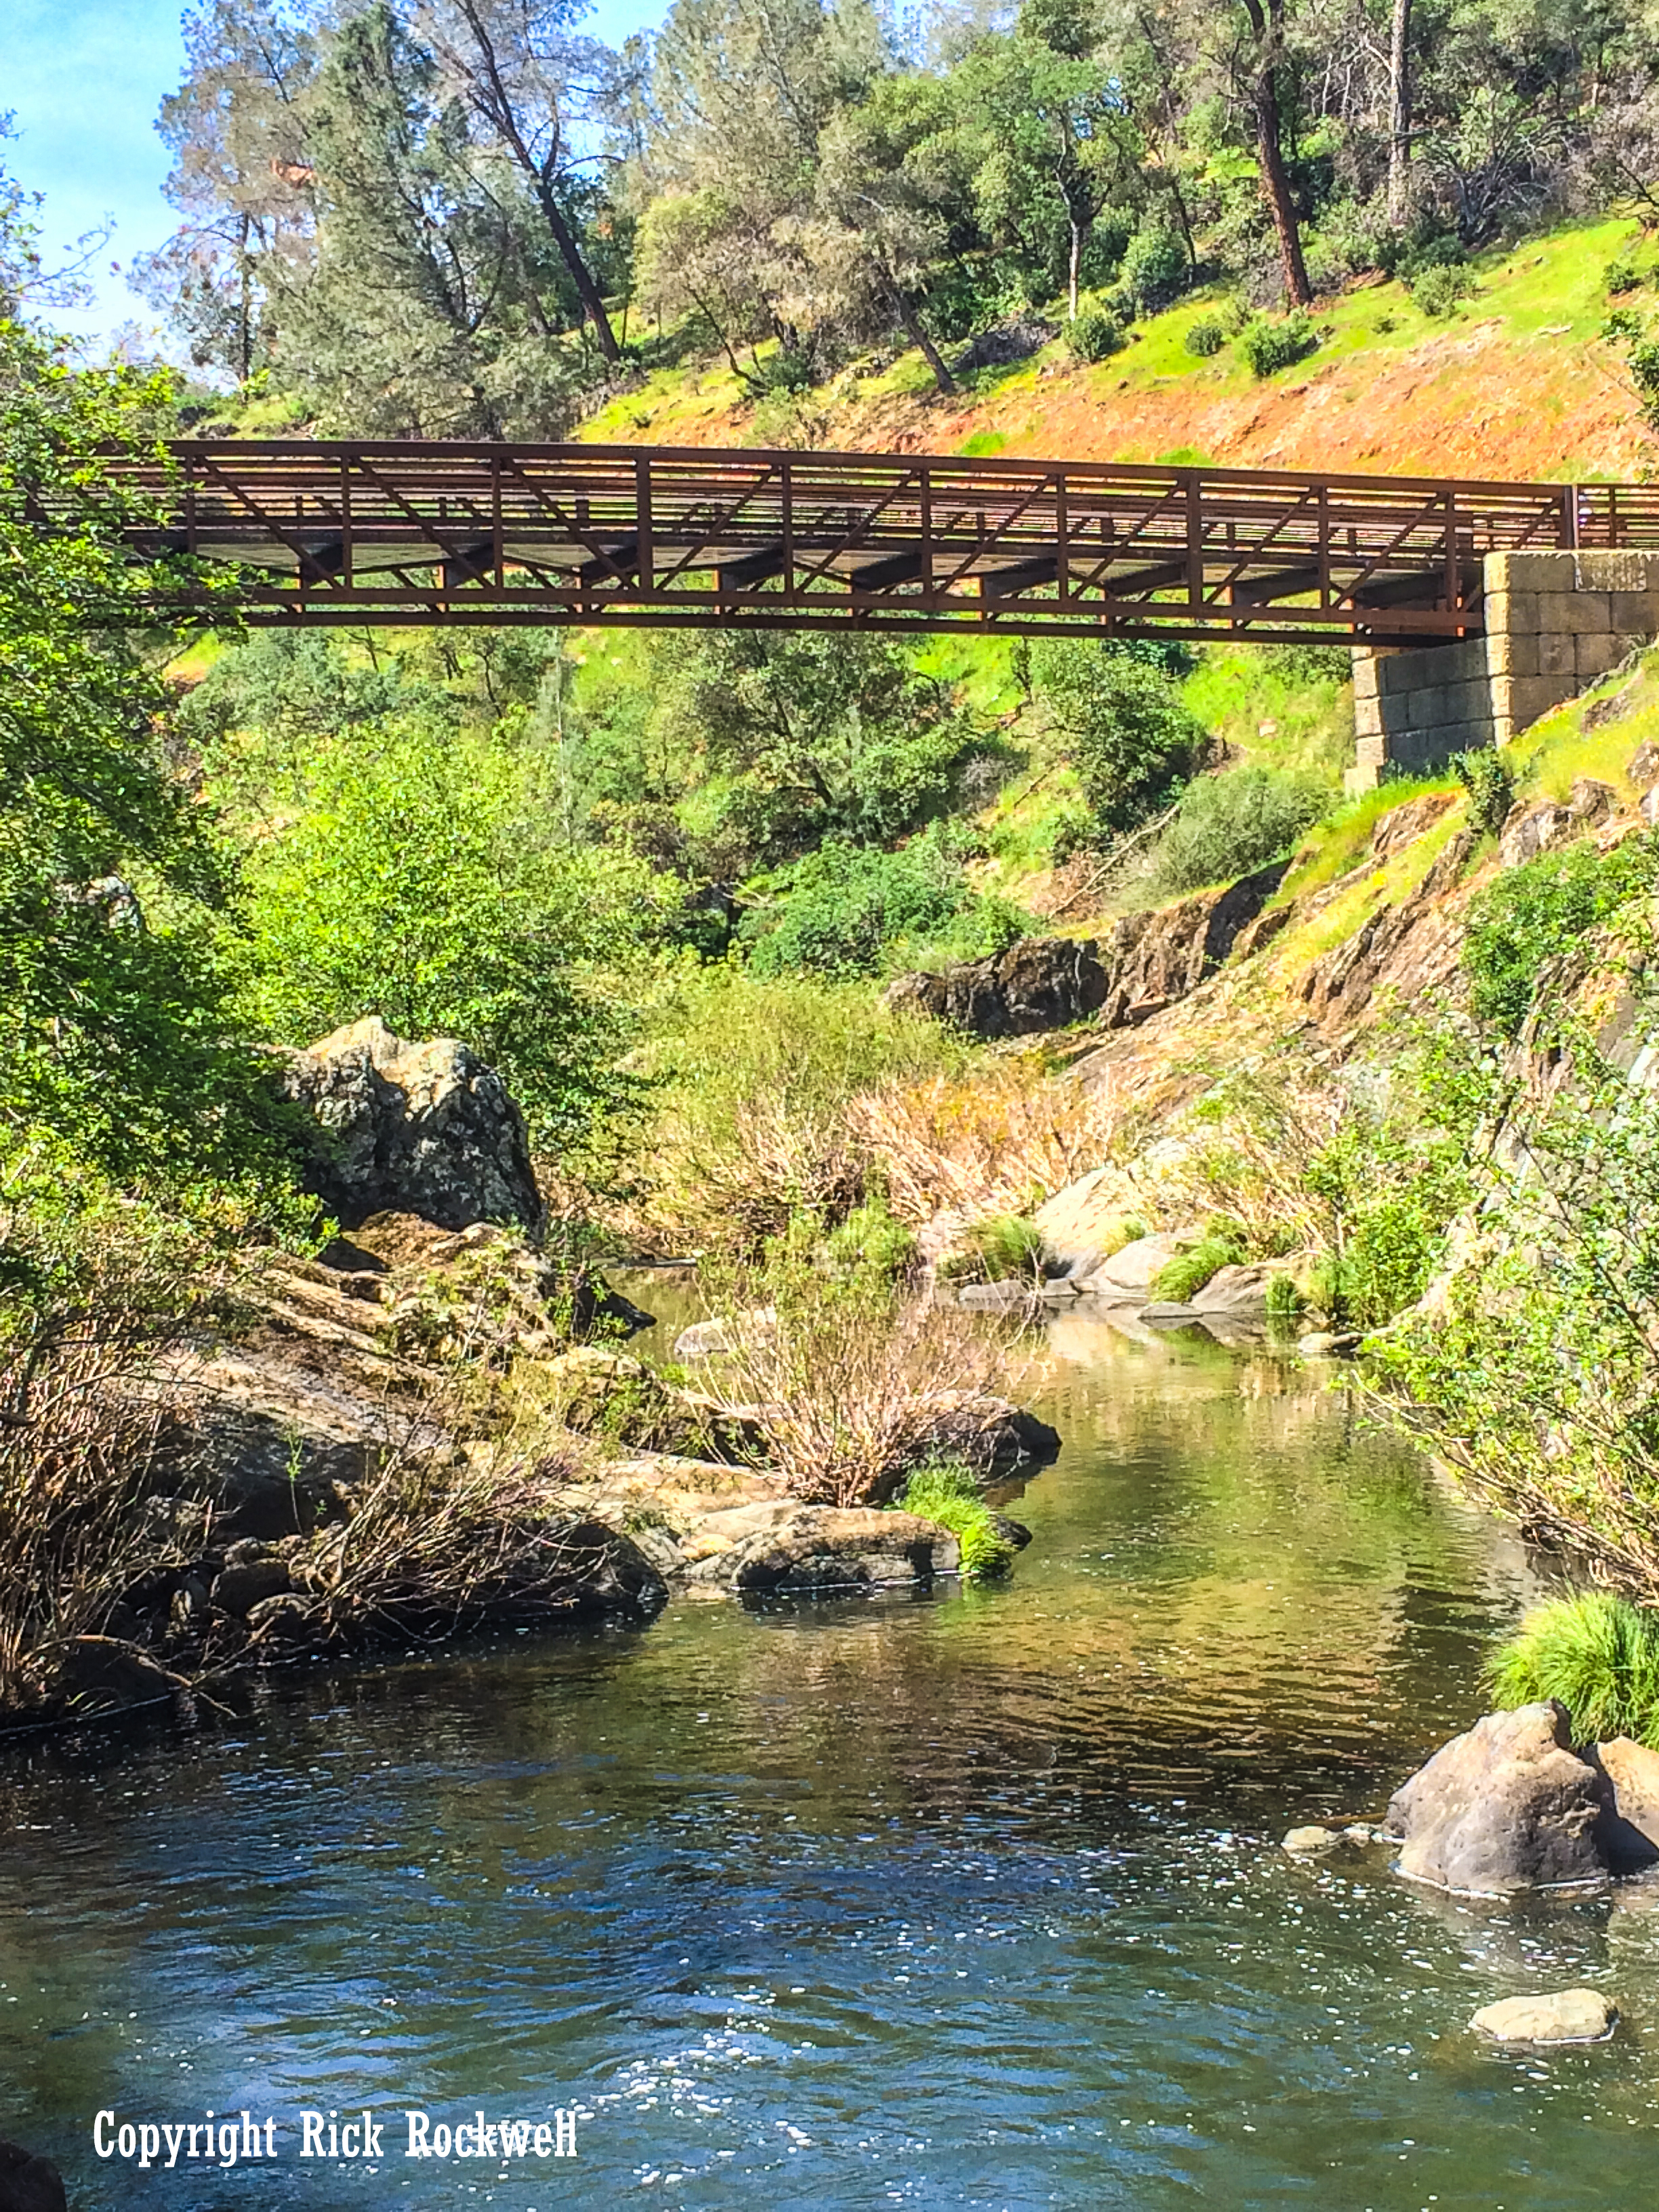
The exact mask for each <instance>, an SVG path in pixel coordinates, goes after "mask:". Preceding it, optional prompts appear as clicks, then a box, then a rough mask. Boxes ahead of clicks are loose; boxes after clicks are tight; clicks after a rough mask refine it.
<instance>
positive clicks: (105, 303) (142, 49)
mask: <svg viewBox="0 0 1659 2212" xmlns="http://www.w3.org/2000/svg"><path fill="white" fill-rule="evenodd" d="M179 13H180V10H179V0H5V4H4V6H3V8H0V111H3V110H5V109H7V108H9V109H11V110H12V111H13V112H14V113H15V118H16V124H17V129H18V131H19V134H20V136H19V138H18V141H17V143H15V144H14V145H12V146H10V147H9V148H8V149H7V156H8V162H9V167H11V168H12V170H13V171H14V173H15V174H16V176H17V178H18V179H19V180H20V181H21V183H22V184H24V185H27V186H28V187H29V188H30V189H31V190H32V191H42V192H44V193H45V194H46V208H45V210H44V213H45V221H46V243H47V245H48V246H50V247H52V248H53V249H59V248H61V247H62V246H64V243H65V242H66V241H67V240H71V239H74V238H76V237H78V236H79V235H80V234H81V233H82V231H85V230H88V229H90V228H93V226H94V224H97V223H100V222H102V220H103V219H104V217H105V216H113V217H114V219H115V225H116V228H115V234H114V235H113V237H112V239H111V240H110V243H109V246H108V248H107V250H106V252H104V253H103V254H102V255H101V256H100V258H99V260H98V262H97V263H96V264H94V268H93V269H92V270H90V271H89V272H88V274H89V276H91V278H92V279H93V281H94V283H95V284H96V286H97V292H98V297H97V301H96V303H95V305H94V307H92V308H91V309H90V310H88V312H87V313H84V314H76V315H64V316H55V317H54V318H53V319H54V320H55V321H58V322H68V323H70V325H73V326H74V327H75V328H76V329H78V330H81V331H86V332H88V333H89V334H96V333H101V332H106V331H111V330H113V329H114V328H115V327H116V326H117V325H119V324H121V323H124V322H126V321H129V320H131V319H143V317H144V315H145V313H146V310H145V308H144V306H143V301H140V300H138V299H137V298H135V296H134V295H132V294H131V292H130V291H129V290H128V289H127V286H126V281H125V276H123V275H121V274H120V273H119V270H116V269H112V266H111V264H112V263H114V264H119V269H122V270H124V269H125V266H126V264H127V263H128V262H129V261H130V260H131V258H132V256H133V255H134V254H135V253H137V252H139V251H141V250H142V249H143V248H144V247H146V246H159V245H160V244H161V240H163V239H164V238H165V237H166V236H167V233H168V232H169V230H171V228H173V221H172V211H171V210H170V209H169V208H168V206H167V203H166V201H165V200H164V199H163V198H162V197H161V180H162V179H163V178H164V177H165V176H166V174H167V155H166V153H165V151H164V150H163V148H162V145H161V140H160V139H159V138H158V137H156V135H155V128H154V125H155V111H156V109H157V107H158V106H160V104H161V97H162V95H163V94H165V93H168V92H171V91H172V90H173V88H174V87H175V86H176V85H177V83H178V82H179V71H180V69H181V68H182V66H183V53H184V50H183V46H182V45H181V42H180V40H179ZM664 13H665V0H599V4H598V5H597V6H596V7H595V8H594V9H593V12H592V16H591V17H590V19H589V22H588V26H587V27H588V28H590V29H591V30H592V32H593V33H595V34H596V35H597V36H599V37H600V38H603V39H609V40H611V41H612V42H613V43H614V42H615V41H617V40H620V39H623V38H625V37H626V36H627V34H628V33H629V32H630V31H635V30H638V29H640V28H641V27H645V26H647V25H654V24H656V23H657V22H659V21H660V20H661V18H662V16H663V15H664Z"/></svg>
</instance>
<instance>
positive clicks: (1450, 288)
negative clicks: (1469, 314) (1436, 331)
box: [1409, 262, 1474, 320]
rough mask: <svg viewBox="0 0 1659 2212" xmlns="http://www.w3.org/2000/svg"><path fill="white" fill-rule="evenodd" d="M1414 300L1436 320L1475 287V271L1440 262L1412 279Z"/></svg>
mask: <svg viewBox="0 0 1659 2212" xmlns="http://www.w3.org/2000/svg"><path fill="white" fill-rule="evenodd" d="M1409 289H1410V291H1411V295H1412V299H1413V303H1414V304H1415V305H1416V306H1417V307H1419V308H1421V310H1422V312H1423V313H1425V315H1428V316H1430V317H1431V318H1433V319H1436V320H1440V319H1443V318H1444V317H1446V316H1447V315H1449V314H1450V313H1451V312H1452V310H1453V309H1454V308H1455V307H1456V305H1457V303H1458V301H1460V300H1467V299H1468V296H1469V295H1470V293H1471V292H1473V291H1474V272H1473V271H1472V270H1468V269H1462V268H1459V267H1457V266H1456V265H1455V264H1453V263H1450V262H1437V263H1434V264H1431V266H1430V267H1428V268H1426V269H1424V270H1420V271H1419V273H1418V275H1416V276H1413V278H1412V279H1411V280H1410V286H1409Z"/></svg>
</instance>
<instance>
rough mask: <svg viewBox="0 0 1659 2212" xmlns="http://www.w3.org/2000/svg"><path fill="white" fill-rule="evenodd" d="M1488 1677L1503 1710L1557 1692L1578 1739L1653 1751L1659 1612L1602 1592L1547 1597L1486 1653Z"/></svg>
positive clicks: (1658, 1721)
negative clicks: (1624, 1739) (1624, 1740)
mask: <svg viewBox="0 0 1659 2212" xmlns="http://www.w3.org/2000/svg"><path fill="white" fill-rule="evenodd" d="M1486 1686H1487V1688H1488V1689H1489V1690H1490V1691H1491V1692H1492V1698H1493V1700H1494V1702H1495V1703H1496V1704H1497V1705H1498V1706H1499V1707H1500V1708H1501V1709H1503V1710H1504V1711H1511V1710H1513V1708H1514V1707H1516V1705H1534V1704H1536V1703H1537V1702H1538V1701H1539V1700H1540V1699H1543V1698H1559V1699H1560V1701H1561V1703H1562V1704H1563V1705H1565V1707H1566V1709H1567V1711H1569V1712H1570V1713H1571V1715H1572V1724H1573V1732H1574V1735H1576V1736H1577V1738H1578V1740H1579V1741H1581V1742H1585V1743H1588V1742H1591V1741H1595V1742H1605V1741H1607V1738H1608V1737H1610V1736H1616V1735H1627V1736H1632V1737H1634V1738H1635V1740H1636V1741H1637V1742H1638V1743H1644V1744H1646V1745H1647V1746H1648V1747H1650V1749H1654V1750H1659V1612H1655V1611H1653V1610H1652V1609H1651V1608H1650V1607H1644V1606H1638V1605H1632V1603H1631V1602H1630V1601H1629V1600H1628V1599H1627V1598H1622V1597H1614V1596H1613V1595H1611V1593H1609V1592H1608V1591H1606V1590H1586V1591H1583V1592H1582V1593H1581V1594H1580V1595H1577V1596H1575V1597H1559V1598H1551V1599H1549V1600H1548V1601H1547V1602H1546V1603H1545V1604H1543V1605H1540V1606H1534V1607H1533V1609H1532V1611H1531V1612H1530V1613H1528V1614H1527V1616H1526V1618H1525V1620H1522V1623H1521V1626H1520V1627H1519V1628H1518V1629H1517V1630H1516V1632H1515V1634H1514V1635H1513V1636H1511V1637H1510V1638H1507V1639H1506V1641H1505V1642H1504V1643H1503V1644H1499V1645H1498V1649H1497V1650H1495V1651H1494V1652H1493V1653H1492V1656H1491V1658H1490V1659H1489V1660H1488V1661H1487V1662H1486Z"/></svg>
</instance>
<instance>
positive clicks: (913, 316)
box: [892, 284, 957, 396]
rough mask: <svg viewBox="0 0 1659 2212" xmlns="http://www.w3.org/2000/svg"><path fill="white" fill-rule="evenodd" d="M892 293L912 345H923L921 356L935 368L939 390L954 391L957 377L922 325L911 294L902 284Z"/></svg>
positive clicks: (934, 379) (935, 380)
mask: <svg viewBox="0 0 1659 2212" xmlns="http://www.w3.org/2000/svg"><path fill="white" fill-rule="evenodd" d="M892 293H893V305H894V307H896V308H897V310H898V319H899V320H900V322H902V324H903V325H904V331H905V335H906V337H908V339H909V341H910V343H911V344H912V345H914V346H920V347H921V357H922V359H923V360H924V361H925V362H927V366H928V368H931V369H932V370H933V381H934V383H935V384H936V385H937V386H939V390H940V391H941V392H944V393H945V394H946V395H947V396H948V395H950V394H951V393H953V392H955V390H956V388H957V382H956V379H955V378H954V377H953V376H952V375H951V372H950V370H949V369H948V368H946V367H945V362H944V361H943V359H942V358H941V356H940V354H939V348H938V347H937V346H936V345H935V344H934V343H933V340H932V338H930V337H928V335H927V331H925V330H923V328H922V327H921V317H920V316H919V315H918V314H917V313H916V311H915V308H914V307H912V306H911V304H910V298H909V295H908V293H907V292H906V291H905V289H904V287H903V286H902V284H895V285H894V286H893V287H892Z"/></svg>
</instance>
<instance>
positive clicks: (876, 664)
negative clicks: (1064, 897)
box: [645, 630, 1003, 875]
mask: <svg viewBox="0 0 1659 2212" xmlns="http://www.w3.org/2000/svg"><path fill="white" fill-rule="evenodd" d="M662 658H663V661H664V663H665V665H663V666H662V667H661V669H660V671H659V676H658V686H659V688H658V696H657V703H656V705H655V708H654V710H653V716H652V723H651V729H650V732H649V733H648V739H647V748H646V749H645V750H646V751H647V757H648V755H649V753H650V752H652V751H654V750H659V749H660V750H663V751H667V750H670V749H671V750H673V751H674V752H675V754H676V756H677V757H680V758H683V757H684V753H685V752H686V751H688V750H689V751H690V755H691V761H690V763H689V764H688V765H687V766H686V767H683V768H680V769H678V771H675V772H673V774H674V781H677V782H678V787H679V789H680V790H681V791H696V793H698V811H699V812H700V815H701V817H702V820H701V828H700V831H699V843H700V845H701V848H702V851H703V853H704V854H705V856H706V858H707V859H708V861H709V862H710V863H711V866H710V867H709V872H710V873H715V874H723V875H736V874H743V873H746V872H748V871H749V870H750V868H753V867H755V866H775V865H776V864H777V863H778V862H779V861H782V860H791V859H793V858H794V857H796V856H797V855H798V854H801V853H804V852H806V851H809V850H810V849H811V848H813V847H814V846H816V845H818V844H821V843H823V842H824V841H826V840H829V839H841V840H843V841H845V842H848V843H852V844H858V845H864V844H880V843H884V842H890V841H891V840H893V839H896V838H899V837H902V836H906V835H907V834H908V832H910V831H911V830H913V829H918V828H920V827H921V825H922V824H923V823H926V822H928V821H930V820H932V819H934V818H936V817H938V816H939V815H941V814H943V813H944V812H945V811H947V810H948V808H949V807H950V805H951V802H952V800H953V798H954V797H955V796H956V795H957V793H958V792H959V791H960V790H961V788H962V786H963V778H964V777H966V776H968V775H969V774H970V772H972V771H973V770H974V769H975V768H976V767H977V766H978V765H979V764H981V763H983V764H985V765H986V766H987V767H989V766H991V765H993V764H994V763H995V762H996V761H997V759H998V758H999V757H1000V753H1001V751H1002V750H1003V748H1002V746H1001V744H1000V740H999V739H998V738H997V737H996V736H995V734H994V732H991V731H990V730H988V729H987V728H986V727H985V726H983V725H982V724H981V723H980V722H979V721H978V720H976V718H975V717H974V716H973V715H972V714H969V713H968V712H967V711H965V710H964V709H963V707H962V706H961V705H960V703H959V702H958V701H957V696H956V694H955V690H954V688H953V687H952V686H951V684H947V683H945V682H944V681H942V680H939V679H937V678H931V677H928V676H925V675H923V674H921V672H919V671H918V670H917V669H916V668H915V665H913V663H912V661H911V660H910V659H909V658H908V657H907V656H906V655H905V654H904V653H902V652H901V651H900V650H899V648H898V647H896V646H893V645H890V644H888V643H887V642H886V641H884V640H882V639H878V638H851V637H817V636H811V635H800V636H789V635H784V636H779V635H766V634H765V633H763V632H757V631H752V630H749V631H745V630H732V631H724V632H720V633H717V634H715V635H708V636H702V637H697V638H693V639H689V640H685V641H677V642H676V643H675V645H674V646H673V647H671V648H669V649H668V650H667V651H666V652H665V653H664V655H663V657H662ZM717 859H718V860H719V861H720V862H721V863H722V865H721V866H713V865H712V863H714V861H715V860H717Z"/></svg>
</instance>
